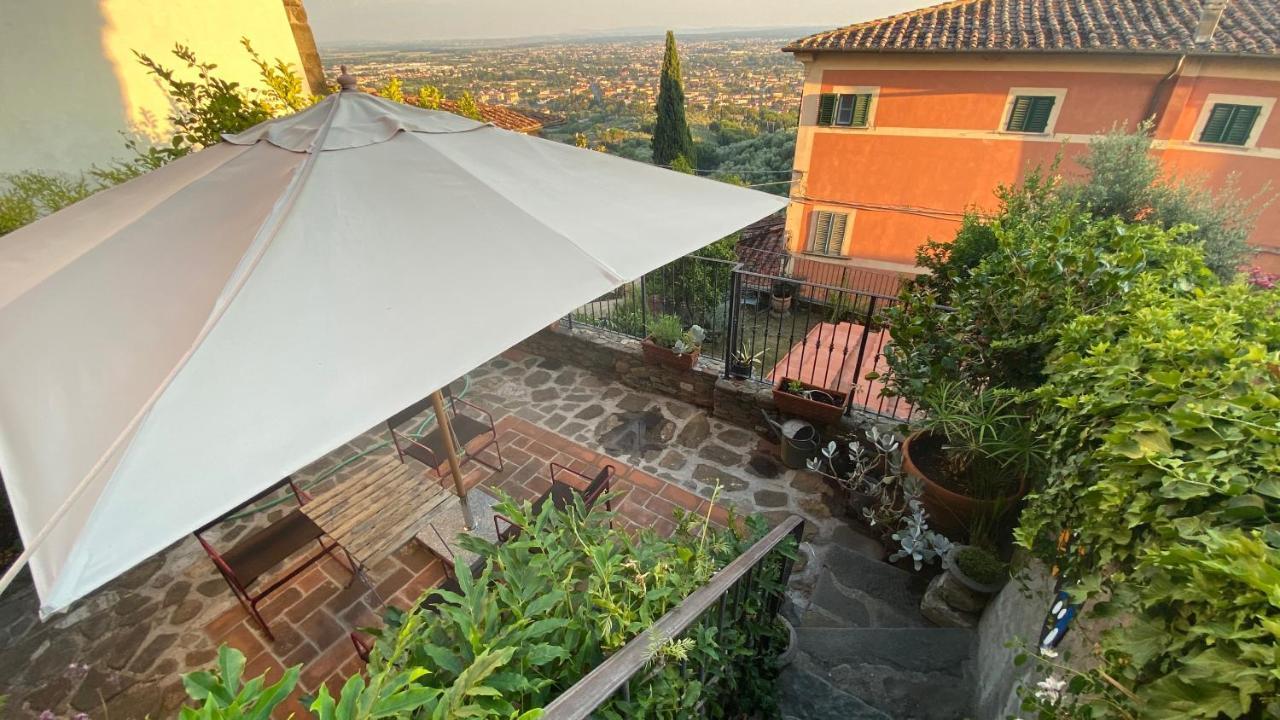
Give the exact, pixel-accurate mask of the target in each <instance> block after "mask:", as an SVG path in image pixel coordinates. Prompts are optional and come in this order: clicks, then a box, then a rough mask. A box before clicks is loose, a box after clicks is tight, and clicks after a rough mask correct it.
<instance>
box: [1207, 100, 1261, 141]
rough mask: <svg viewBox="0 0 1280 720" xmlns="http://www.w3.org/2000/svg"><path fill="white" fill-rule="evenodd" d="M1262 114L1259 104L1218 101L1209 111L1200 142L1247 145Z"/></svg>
mask: <svg viewBox="0 0 1280 720" xmlns="http://www.w3.org/2000/svg"><path fill="white" fill-rule="evenodd" d="M1261 114H1262V108H1261V107H1258V106H1257V105H1236V104H1232V103H1216V104H1214V106H1213V109H1212V110H1210V111H1209V119H1208V120H1207V121H1205V124H1204V130H1202V131H1201V132H1200V142H1206V143H1218V144H1221V145H1240V146H1243V145H1247V144H1248V143H1249V136H1250V135H1252V134H1253V125H1254V123H1256V122H1257V121H1258V116H1259V115H1261Z"/></svg>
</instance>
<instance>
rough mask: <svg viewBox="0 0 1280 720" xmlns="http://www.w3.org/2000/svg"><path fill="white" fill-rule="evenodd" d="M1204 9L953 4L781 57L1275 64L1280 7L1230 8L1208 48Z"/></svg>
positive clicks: (1042, 0)
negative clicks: (1156, 58) (1199, 57)
mask: <svg viewBox="0 0 1280 720" xmlns="http://www.w3.org/2000/svg"><path fill="white" fill-rule="evenodd" d="M1210 1H1212V0H1210ZM1204 4H1205V0H954V1H953V2H948V3H943V4H941V5H935V6H933V7H927V8H923V9H920V10H913V11H910V12H904V13H899V14H897V15H891V16H889V17H886V18H881V19H879V20H871V21H869V22H863V23H858V24H856V25H850V26H848V27H843V28H838V29H836V30H831V31H828V32H823V33H818V34H817V35H810V36H809V37H806V38H801V39H799V40H796V41H794V42H792V43H791V44H789V45H787V47H786V48H784V49H785V50H787V51H788V52H813V51H827V52H859V51H905V52H965V51H971V52H1019V51H1060V52H1139V53H1162V54H1168V53H1188V54H1213V55H1253V56H1269V57H1277V56H1280V0H1229V1H1228V2H1227V3H1226V10H1225V12H1224V13H1223V15H1222V19H1221V21H1220V22H1219V23H1218V26H1217V28H1216V29H1215V30H1214V32H1213V34H1212V35H1211V36H1210V38H1209V40H1208V42H1204V43H1197V42H1196V41H1195V36H1196V29H1197V26H1198V25H1199V24H1200V15H1201V10H1202V8H1203V6H1204Z"/></svg>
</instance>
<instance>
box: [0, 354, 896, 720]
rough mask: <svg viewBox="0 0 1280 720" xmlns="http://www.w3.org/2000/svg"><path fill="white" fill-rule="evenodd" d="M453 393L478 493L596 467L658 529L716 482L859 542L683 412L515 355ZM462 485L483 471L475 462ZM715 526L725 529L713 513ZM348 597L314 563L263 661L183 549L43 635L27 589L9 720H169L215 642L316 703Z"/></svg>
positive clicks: (800, 480) (342, 462)
mask: <svg viewBox="0 0 1280 720" xmlns="http://www.w3.org/2000/svg"><path fill="white" fill-rule="evenodd" d="M455 387H460V386H455ZM462 391H463V392H465V393H466V397H467V399H469V400H471V401H473V402H475V403H477V404H479V405H481V406H482V407H485V408H486V409H488V410H490V411H491V412H492V413H493V414H494V416H495V418H497V419H498V420H499V426H500V431H501V432H502V437H503V443H504V446H503V450H504V455H506V456H507V457H508V459H509V460H511V461H512V462H511V463H510V465H509V467H508V469H507V471H506V472H504V473H503V474H502V475H501V476H499V477H494V478H487V479H486V485H489V486H491V487H494V488H496V489H501V490H503V491H506V492H510V493H511V494H513V495H515V496H517V497H530V496H531V495H532V494H534V493H537V492H541V490H543V489H545V485H546V483H548V482H549V480H547V479H546V477H545V475H546V470H545V467H546V462H547V461H549V460H551V459H556V460H558V461H566V462H567V463H570V464H571V463H578V464H579V466H581V465H582V464H590V463H595V462H598V461H600V460H601V458H602V457H608V458H613V459H614V460H615V461H616V462H617V463H618V464H620V466H625V467H620V470H621V471H622V472H621V481H620V484H621V485H625V486H627V487H626V489H627V493H628V494H627V495H626V497H625V498H624V499H623V501H622V503H621V505H620V506H619V509H620V510H621V511H622V513H623V514H624V515H625V516H628V517H630V518H632V522H636V523H644V524H649V525H652V526H655V527H658V528H659V529H667V528H666V525H665V524H666V523H669V522H670V521H669V520H668V519H667V518H668V517H669V514H670V511H671V509H672V507H673V506H682V507H685V508H686V509H690V510H696V509H699V508H705V507H706V504H705V501H706V500H708V499H709V498H710V497H711V495H712V491H713V488H714V487H715V485H716V483H717V482H719V483H720V484H721V485H722V487H723V492H722V495H721V496H720V499H719V500H720V502H721V503H722V504H723V505H725V506H733V507H734V508H736V509H737V510H739V511H740V512H743V513H746V512H757V511H758V512H762V513H764V514H765V515H766V516H767V517H769V518H770V519H772V520H774V521H777V520H780V519H781V518H783V517H786V516H787V515H788V514H789V513H792V512H795V513H798V514H800V515H803V516H804V517H805V518H806V520H807V523H808V524H807V530H806V537H807V538H808V539H809V540H810V542H811V543H812V545H813V546H814V547H815V548H816V549H817V551H818V553H819V554H821V553H822V552H823V548H824V547H826V546H828V545H831V544H837V545H841V546H850V545H853V546H858V545H862V546H865V545H866V544H867V543H869V542H871V541H869V540H867V539H866V538H865V537H863V536H862V535H861V534H859V533H858V531H857V529H856V528H855V527H853V526H852V525H850V524H849V523H847V522H845V521H844V520H843V519H840V518H838V517H833V515H832V512H831V508H830V507H829V505H834V501H833V494H832V493H831V491H830V490H829V489H828V488H827V487H826V485H825V483H823V482H822V481H821V480H820V479H819V478H816V477H814V476H812V475H811V474H809V473H805V472H796V471H791V470H787V469H785V468H783V467H781V465H780V464H779V463H778V462H777V460H776V458H777V450H776V448H775V447H774V446H773V445H771V444H770V443H769V442H767V441H765V440H763V439H762V438H760V437H759V436H758V435H756V434H755V433H753V432H750V431H748V430H745V429H743V428H739V427H736V426H733V425H730V424H727V423H724V422H722V421H720V420H718V419H715V418H712V417H709V416H708V415H707V414H706V413H704V412H703V411H701V410H700V409H698V408H696V407H694V406H692V405H688V404H686V403H683V402H680V401H678V400H674V399H671V398H669V397H664V396H657V395H651V394H646V393H640V392H636V391H633V390H630V389H628V388H626V387H624V386H622V385H620V384H618V383H613V382H609V381H607V380H604V379H601V378H599V377H597V376H595V375H592V374H591V373H590V372H588V371H586V370H583V369H580V368H576V367H572V366H567V365H563V364H561V363H560V362H558V361H554V360H549V359H545V358H540V357H537V356H532V355H527V354H525V353H522V352H519V351H509V352H508V353H506V354H504V356H503V357H500V358H496V359H494V360H493V361H491V362H489V363H486V364H485V365H483V366H481V367H479V368H477V369H476V370H474V371H473V372H472V373H470V374H469V377H468V380H467V385H466V387H465V388H464V389H463V390H462ZM384 443H385V433H384V432H382V431H380V428H374V429H373V430H371V431H370V432H368V433H365V434H363V435H361V436H360V437H358V438H355V439H354V440H352V441H351V442H349V443H347V444H345V445H344V446H343V447H341V448H337V449H335V450H334V451H333V452H331V453H329V454H328V455H327V456H326V457H324V458H321V459H320V460H318V461H316V462H315V463H313V464H312V465H311V466H309V467H308V468H306V469H304V470H303V471H301V472H299V473H296V474H295V478H297V479H298V480H300V481H301V482H303V483H311V482H316V485H315V488H314V492H317V493H319V492H323V491H324V490H325V489H326V488H328V487H331V486H332V485H333V484H335V483H340V482H342V481H343V480H345V479H346V478H349V477H352V476H353V475H355V474H358V473H360V472H364V471H367V470H368V469H369V467H371V466H372V465H373V464H374V463H377V462H379V461H382V460H385V454H386V453H388V452H389V450H387V448H386V447H385V446H384ZM335 466H340V467H339V469H338V470H337V471H336V472H333V471H332V470H331V469H332V468H334V467H335ZM469 471H470V472H472V473H486V474H487V473H489V472H490V471H488V470H486V469H483V468H481V467H479V466H477V465H476V464H474V463H473V464H471V466H470V470H469ZM283 512H285V508H283V507H279V508H274V509H272V510H270V511H268V512H265V513H262V514H260V515H258V516H255V517H253V518H247V519H244V520H241V521H239V522H236V523H231V524H229V525H228V526H227V527H225V528H224V529H222V530H221V533H220V534H215V536H214V539H215V542H222V543H224V544H230V543H233V542H234V540H235V539H236V538H237V537H239V536H241V535H243V534H244V533H245V532H246V531H248V530H249V529H250V528H252V527H254V526H256V525H257V524H260V523H263V522H266V521H268V520H271V519H275V518H276V517H279V515H281V514H283ZM715 513H716V515H715V517H716V518H717V519H719V520H722V519H723V516H724V515H723V512H722V511H721V510H716V511H715ZM371 574H372V576H373V579H374V582H375V584H377V585H378V586H379V588H380V591H381V593H382V594H383V596H384V597H395V601H396V602H399V603H401V604H405V605H407V604H408V602H409V601H410V600H411V599H412V597H413V596H415V595H416V594H417V593H418V592H419V591H420V589H421V588H424V587H427V586H430V585H433V584H435V583H437V582H439V580H440V578H441V577H442V576H443V567H442V565H441V564H440V562H439V561H438V560H436V559H435V558H434V557H433V556H431V555H430V554H429V553H426V552H425V551H423V550H421V549H420V548H418V547H417V546H416V545H415V544H412V543H411V544H410V545H408V546H406V547H405V548H402V549H401V550H400V552H398V553H397V554H396V555H395V556H394V557H393V558H389V559H388V560H387V561H385V562H384V563H383V564H381V565H380V566H378V567H376V568H374V569H373V572H372V573H371ZM806 582H810V581H809V580H807V579H806V575H805V574H801V575H800V576H798V577H797V578H796V581H795V582H793V591H794V593H796V594H798V595H799V596H803V595H804V594H805V593H806V591H807V589H808V588H807V587H806ZM346 584H347V574H346V571H345V570H343V569H342V568H341V566H338V565H337V564H336V563H330V564H322V565H320V566H317V567H315V568H312V569H311V570H309V571H308V572H307V573H305V574H304V575H302V576H300V577H299V578H298V579H296V582H295V584H294V585H293V586H290V587H289V588H288V589H286V590H284V591H282V592H281V593H280V594H279V595H278V596H277V597H276V598H273V599H272V601H271V602H270V603H267V604H266V606H265V608H266V609H265V610H264V614H266V615H267V617H268V622H270V623H271V624H272V627H273V630H274V629H276V628H277V623H280V628H281V629H280V630H279V631H278V639H277V641H276V643H273V644H271V647H267V643H266V642H265V640H264V639H263V638H262V636H260V635H258V634H257V632H256V631H255V630H254V629H253V628H252V627H251V626H250V625H249V624H248V623H247V622H246V617H245V614H244V612H243V610H242V609H241V608H240V607H239V605H238V604H237V603H236V602H235V600H234V599H233V598H232V596H231V594H230V592H229V591H228V589H227V587H226V585H225V583H224V582H223V581H222V579H221V578H220V577H219V576H218V575H217V573H216V571H215V570H214V568H213V566H212V565H211V564H210V563H209V561H208V560H207V558H206V557H205V556H204V554H203V552H202V551H201V550H200V549H199V546H198V545H197V544H196V543H194V541H192V540H190V539H184V540H182V541H180V542H178V543H176V544H175V545H174V546H172V547H170V548H168V549H167V550H165V551H164V552H162V553H160V554H159V555H157V556H156V557H154V558H152V559H150V560H148V561H147V562H145V563H143V564H142V565H140V566H139V567H137V568H135V569H134V570H132V571H130V572H129V573H128V574H126V575H125V576H123V577H121V578H119V579H117V580H116V581H113V582H112V583H110V584H109V585H108V586H106V587H104V588H103V589H101V590H99V591H97V592H95V593H93V594H92V595H91V596H90V597H88V598H86V599H85V600H82V601H81V602H79V603H77V604H76V605H75V606H74V607H73V608H72V609H71V610H70V611H69V612H68V613H65V614H62V615H58V616H55V617H53V618H50V619H49V620H48V621H46V622H44V623H40V622H39V621H38V620H37V619H36V613H35V607H36V602H35V597H34V592H33V591H32V590H31V589H30V587H29V584H28V586H27V587H26V588H17V589H15V590H13V591H11V592H10V593H9V594H8V595H7V596H6V597H4V598H2V599H0V693H3V694H6V695H8V696H9V705H8V707H7V708H6V713H7V714H6V717H10V716H12V717H18V718H23V717H35V716H37V715H38V714H39V713H40V712H41V711H42V710H46V709H51V710H53V711H55V712H56V713H57V714H59V715H60V716H61V715H68V716H69V715H71V714H74V711H84V712H87V713H89V714H90V716H91V717H94V718H98V717H108V716H109V717H110V718H111V719H112V720H120V719H121V718H133V717H137V718H141V717H143V716H144V715H146V714H147V713H150V714H151V716H152V717H165V716H171V715H172V714H173V713H174V711H175V710H176V708H177V707H179V706H180V705H181V704H182V703H183V702H184V701H185V695H184V693H183V692H182V690H181V687H180V684H179V683H178V675H179V673H182V672H185V671H189V670H193V669H198V668H200V667H202V666H205V664H206V663H208V662H209V660H210V659H211V658H212V657H213V654H214V652H215V649H216V647H217V643H218V642H222V641H228V642H231V643H232V644H234V645H237V646H239V647H242V649H244V650H246V654H249V655H250V657H251V661H250V669H251V670H252V671H257V670H265V669H268V668H272V667H276V668H278V667H280V666H281V665H284V664H293V663H297V662H302V663H303V664H304V673H303V681H302V683H301V685H302V687H303V689H306V690H314V689H315V688H316V687H318V684H319V683H320V682H324V681H325V680H327V679H329V678H332V677H335V676H336V674H340V673H347V672H350V671H352V670H354V669H355V668H356V667H357V665H356V664H355V663H356V661H355V659H354V658H355V655H354V651H353V650H352V649H351V645H350V643H349V642H348V641H347V637H346V633H347V631H349V630H350V629H352V628H354V627H357V626H360V625H364V624H368V622H369V621H371V620H374V619H376V613H375V612H374V611H375V608H374V607H373V605H374V604H376V603H375V602H374V601H372V599H371V595H369V594H368V593H367V591H366V590H365V589H364V588H363V586H361V585H360V584H358V583H357V584H352V585H350V587H346ZM295 709H297V708H296V707H295Z"/></svg>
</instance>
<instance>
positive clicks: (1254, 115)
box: [1224, 105, 1262, 146]
mask: <svg viewBox="0 0 1280 720" xmlns="http://www.w3.org/2000/svg"><path fill="white" fill-rule="evenodd" d="M1261 113H1262V108H1260V107H1258V106H1257V105H1237V106H1236V112H1235V114H1234V115H1232V116H1231V125H1230V126H1228V127H1227V133H1226V137H1225V139H1224V142H1227V143H1230V144H1232V145H1242V146H1243V145H1245V144H1246V143H1248V142H1249V135H1250V134H1251V133H1253V124H1254V123H1255V122H1257V121H1258V115H1260V114H1261Z"/></svg>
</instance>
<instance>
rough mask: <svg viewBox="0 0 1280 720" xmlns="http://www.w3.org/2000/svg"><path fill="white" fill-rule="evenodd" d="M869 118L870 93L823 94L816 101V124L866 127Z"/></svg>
mask: <svg viewBox="0 0 1280 720" xmlns="http://www.w3.org/2000/svg"><path fill="white" fill-rule="evenodd" d="M870 117H871V93H857V94H847V93H846V94H835V93H825V94H823V95H822V96H821V97H820V98H819V100H818V124H819V125H829V126H836V127H866V126H867V124H868V120H869V118H870Z"/></svg>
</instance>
